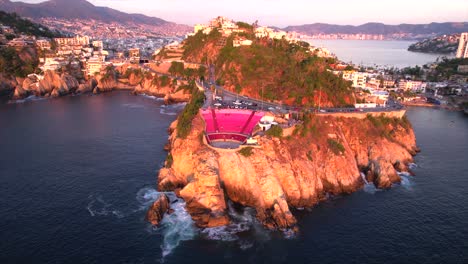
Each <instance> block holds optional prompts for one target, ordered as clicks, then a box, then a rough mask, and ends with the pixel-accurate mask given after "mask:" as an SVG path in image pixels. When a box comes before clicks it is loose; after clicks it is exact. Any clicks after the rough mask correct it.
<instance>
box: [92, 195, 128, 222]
mask: <svg viewBox="0 0 468 264" xmlns="http://www.w3.org/2000/svg"><path fill="white" fill-rule="evenodd" d="M89 198H90V199H91V201H90V202H89V203H88V206H87V207H86V209H87V210H88V212H89V213H90V214H91V216H109V215H114V216H116V217H117V218H124V217H125V213H124V212H122V211H120V210H118V209H117V208H115V207H114V206H113V205H112V204H111V203H109V202H107V201H106V200H104V198H103V197H102V196H101V195H97V196H94V195H90V196H89Z"/></svg>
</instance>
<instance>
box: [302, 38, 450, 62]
mask: <svg viewBox="0 0 468 264" xmlns="http://www.w3.org/2000/svg"><path fill="white" fill-rule="evenodd" d="M306 41H308V42H309V43H310V44H311V45H313V46H316V47H325V48H327V49H328V50H330V51H331V52H333V53H334V54H336V56H338V59H340V60H342V61H344V62H352V63H354V64H357V65H365V66H376V65H378V66H386V67H396V68H404V67H408V66H416V65H420V66H422V65H424V64H426V63H430V62H435V61H436V60H437V58H439V57H443V56H446V57H453V56H454V54H429V53H420V52H411V51H408V47H409V46H410V45H411V44H413V43H415V41H400V40H394V41H390V40H383V41H378V40H319V39H310V40H306Z"/></svg>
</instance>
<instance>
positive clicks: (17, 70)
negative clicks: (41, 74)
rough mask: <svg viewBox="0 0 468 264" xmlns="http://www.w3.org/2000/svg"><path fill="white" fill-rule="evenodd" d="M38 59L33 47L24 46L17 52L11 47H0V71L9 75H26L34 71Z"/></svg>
mask: <svg viewBox="0 0 468 264" xmlns="http://www.w3.org/2000/svg"><path fill="white" fill-rule="evenodd" d="M38 65H39V60H38V58H37V54H36V52H35V50H34V49H32V48H29V47H25V48H23V49H21V50H20V51H19V52H18V51H17V50H16V49H14V48H12V47H2V48H0V73H2V74H4V75H6V76H10V77H26V76H27V75H28V74H31V73H34V72H35V71H36V70H37V67H38Z"/></svg>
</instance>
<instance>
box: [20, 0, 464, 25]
mask: <svg viewBox="0 0 468 264" xmlns="http://www.w3.org/2000/svg"><path fill="white" fill-rule="evenodd" d="M69 1H73V0H69ZM89 1H90V2H91V3H93V4H95V5H97V6H108V7H112V8H115V9H118V10H121V11H125V12H132V13H143V14H146V15H150V16H157V17H160V18H163V19H166V20H169V21H173V22H177V23H183V24H188V25H193V24H195V23H205V22H207V21H208V20H209V19H210V18H213V17H216V16H218V15H223V16H227V17H230V18H233V19H234V20H243V21H246V22H254V21H255V20H258V21H259V23H260V24H262V25H272V26H280V27H283V26H288V25H299V24H310V23H316V22H321V23H333V24H350V25H359V24H363V23H366V22H383V23H386V24H400V23H429V22H449V21H450V22H461V21H468V0H320V1H316V0H309V1H307V0H230V1H228V0H89ZM22 2H28V3H38V2H43V0H23V1H22Z"/></svg>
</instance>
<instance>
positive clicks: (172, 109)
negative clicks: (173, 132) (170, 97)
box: [159, 103, 187, 116]
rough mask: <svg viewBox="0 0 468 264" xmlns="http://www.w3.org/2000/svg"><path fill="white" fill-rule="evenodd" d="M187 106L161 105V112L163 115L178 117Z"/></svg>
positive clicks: (181, 104) (180, 104) (183, 104)
mask: <svg viewBox="0 0 468 264" xmlns="http://www.w3.org/2000/svg"><path fill="white" fill-rule="evenodd" d="M185 105H187V104H186V103H179V104H173V105H161V109H160V111H159V113H160V114H162V115H171V116H174V115H177V114H178V113H179V112H180V111H182V109H183V108H184V107H185Z"/></svg>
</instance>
